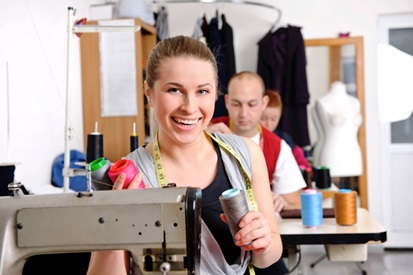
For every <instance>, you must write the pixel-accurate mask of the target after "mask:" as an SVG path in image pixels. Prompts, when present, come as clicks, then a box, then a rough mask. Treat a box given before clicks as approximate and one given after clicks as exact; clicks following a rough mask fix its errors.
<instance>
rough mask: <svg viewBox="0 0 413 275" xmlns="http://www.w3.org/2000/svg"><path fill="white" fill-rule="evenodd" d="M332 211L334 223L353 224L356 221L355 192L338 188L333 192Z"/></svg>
mask: <svg viewBox="0 0 413 275" xmlns="http://www.w3.org/2000/svg"><path fill="white" fill-rule="evenodd" d="M334 211H335V216H336V223H337V224H339V225H353V224H356V223H357V192H356V191H351V190H349V189H340V190H339V192H337V193H335V194H334Z"/></svg>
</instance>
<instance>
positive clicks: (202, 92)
mask: <svg viewBox="0 0 413 275" xmlns="http://www.w3.org/2000/svg"><path fill="white" fill-rule="evenodd" d="M199 93H200V94H202V95H203V94H207V93H209V91H208V90H199Z"/></svg>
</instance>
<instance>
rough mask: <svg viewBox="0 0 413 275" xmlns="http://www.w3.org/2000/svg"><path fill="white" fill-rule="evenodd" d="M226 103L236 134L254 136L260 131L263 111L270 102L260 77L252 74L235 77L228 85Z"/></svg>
mask: <svg viewBox="0 0 413 275" xmlns="http://www.w3.org/2000/svg"><path fill="white" fill-rule="evenodd" d="M225 104H226V107H227V110H228V115H229V117H230V119H231V123H232V125H231V126H232V129H231V130H232V131H233V132H234V133H235V134H237V135H240V136H244V137H252V136H254V135H256V134H257V133H258V125H259V123H260V119H261V116H262V112H263V111H264V110H265V108H266V107H267V104H268V97H267V96H263V87H262V85H261V82H260V81H259V80H258V79H256V78H255V77H250V76H244V77H242V78H237V79H233V80H232V81H231V82H230V84H229V86H228V94H227V95H226V96H225Z"/></svg>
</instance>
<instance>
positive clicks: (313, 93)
mask: <svg viewBox="0 0 413 275" xmlns="http://www.w3.org/2000/svg"><path fill="white" fill-rule="evenodd" d="M305 46H306V57H307V81H308V89H309V92H310V104H309V105H308V106H307V112H308V125H309V132H310V139H311V143H312V145H313V146H314V145H315V143H316V142H322V141H321V139H322V138H323V137H322V136H320V134H319V131H320V130H319V127H320V126H319V125H317V124H316V122H315V121H316V120H315V119H314V106H315V103H316V101H317V100H318V99H320V98H321V97H323V96H325V95H326V94H327V93H329V91H330V89H331V84H332V83H334V82H335V81H341V82H343V83H344V84H345V87H346V90H347V93H348V94H349V95H353V96H355V97H356V98H357V99H358V101H359V102H360V113H361V117H362V122H361V125H360V127H359V130H358V143H359V146H360V150H361V158H362V173H361V175H360V176H357V177H352V178H349V179H346V180H350V181H353V180H354V181H355V182H356V186H355V187H356V188H355V189H357V191H358V193H359V196H360V207H362V208H368V201H367V166H366V140H365V107H364V103H365V101H364V53H363V38H362V37H343V38H327V39H307V40H305ZM316 148H317V147H316ZM343 179H344V178H343Z"/></svg>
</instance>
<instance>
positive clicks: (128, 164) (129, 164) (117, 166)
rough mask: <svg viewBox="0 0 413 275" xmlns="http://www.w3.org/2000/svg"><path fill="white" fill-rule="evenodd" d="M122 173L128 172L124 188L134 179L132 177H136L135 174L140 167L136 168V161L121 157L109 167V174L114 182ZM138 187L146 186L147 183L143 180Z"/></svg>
mask: <svg viewBox="0 0 413 275" xmlns="http://www.w3.org/2000/svg"><path fill="white" fill-rule="evenodd" d="M121 173H125V174H126V180H125V184H124V185H123V189H126V188H128V186H129V183H130V182H131V181H132V179H133V178H134V177H135V175H136V174H137V173H138V169H137V168H136V165H135V163H134V162H133V161H132V160H130V159H121V160H118V161H117V162H115V163H114V164H113V165H112V166H111V167H110V169H109V171H108V176H109V178H110V179H111V180H112V182H115V181H116V179H117V178H118V176H119V175H120V174H121ZM138 188H145V185H144V183H143V181H141V183H140V184H139V187H138Z"/></svg>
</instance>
